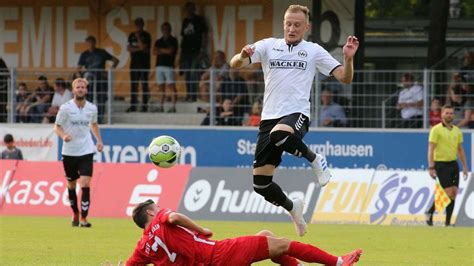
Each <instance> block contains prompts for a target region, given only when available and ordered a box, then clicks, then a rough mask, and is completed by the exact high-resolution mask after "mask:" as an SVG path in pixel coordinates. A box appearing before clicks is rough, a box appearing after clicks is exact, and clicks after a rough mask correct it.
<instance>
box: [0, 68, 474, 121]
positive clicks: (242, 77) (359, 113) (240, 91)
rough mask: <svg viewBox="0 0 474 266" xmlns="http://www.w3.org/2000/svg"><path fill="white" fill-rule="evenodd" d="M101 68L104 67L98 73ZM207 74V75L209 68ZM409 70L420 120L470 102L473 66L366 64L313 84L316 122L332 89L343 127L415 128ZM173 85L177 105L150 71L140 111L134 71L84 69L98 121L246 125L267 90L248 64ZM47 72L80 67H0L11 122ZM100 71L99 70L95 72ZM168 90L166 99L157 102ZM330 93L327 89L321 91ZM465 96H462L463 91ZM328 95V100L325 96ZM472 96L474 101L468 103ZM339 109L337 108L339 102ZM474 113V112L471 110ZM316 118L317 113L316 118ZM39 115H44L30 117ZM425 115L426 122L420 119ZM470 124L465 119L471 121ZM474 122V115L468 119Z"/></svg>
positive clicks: (193, 74) (183, 76)
mask: <svg viewBox="0 0 474 266" xmlns="http://www.w3.org/2000/svg"><path fill="white" fill-rule="evenodd" d="M97 73H100V74H97ZM206 73H207V74H206ZM405 73H409V74H411V75H412V76H413V78H414V84H417V85H419V86H421V87H422V88H423V107H422V111H423V112H422V119H421V120H420V121H419V123H421V126H420V127H423V128H429V126H430V121H429V117H430V116H429V113H430V105H431V100H432V99H433V98H438V99H440V100H441V104H443V103H444V102H445V101H446V100H447V99H450V98H452V99H454V100H456V101H458V102H453V101H451V102H452V103H454V105H455V107H456V115H457V116H458V117H457V118H458V120H459V119H461V118H462V116H463V112H464V111H465V110H468V109H469V110H472V108H473V104H472V101H473V98H474V93H473V86H474V85H473V82H472V79H473V77H474V71H464V72H463V73H462V74H463V75H464V76H465V77H467V79H466V78H463V79H462V80H461V81H460V82H458V83H456V84H455V83H454V77H453V76H454V75H455V74H456V73H460V72H459V70H446V71H434V70H428V69H425V70H408V69H407V70H363V71H356V73H355V74H354V81H353V83H352V84H350V85H344V84H341V83H339V82H337V81H336V80H335V79H334V78H328V77H325V76H322V75H318V76H317V77H316V78H315V80H314V83H313V86H312V89H311V95H310V101H311V102H312V103H313V104H312V105H311V115H312V121H313V122H312V124H311V127H322V126H324V125H323V124H322V123H323V121H320V120H321V119H319V118H320V116H321V114H322V111H323V110H324V106H323V104H322V100H323V99H322V97H321V95H322V94H321V92H322V91H330V92H331V94H332V101H333V102H335V103H337V104H339V105H340V108H342V110H343V113H344V114H345V116H346V118H347V122H346V123H343V122H341V123H336V124H335V125H332V126H338V127H368V128H407V127H409V128H416V127H417V125H416V124H417V122H416V121H405V120H403V119H402V118H401V116H400V110H399V109H397V102H398V97H399V93H400V91H401V90H402V89H403V87H402V86H401V82H400V80H401V77H402V76H403V74H405ZM174 74H175V75H174V77H175V87H176V91H177V103H176V108H175V110H173V108H172V107H173V106H172V100H173V97H174V93H173V91H172V90H170V89H169V88H168V87H165V92H164V94H163V93H162V92H160V91H159V89H158V86H157V81H156V73H155V71H154V70H149V79H148V85H149V91H150V92H149V96H150V100H149V102H148V104H147V105H146V106H147V108H146V109H143V110H142V106H143V105H142V104H141V101H142V88H141V85H140V86H139V89H138V92H137V95H136V96H137V99H138V104H137V106H135V107H136V110H133V108H130V107H131V105H130V99H131V95H130V87H131V84H130V70H129V69H109V70H105V71H104V70H102V72H100V71H99V70H97V71H95V70H93V71H88V72H85V73H81V75H82V76H83V77H85V78H87V79H88V80H89V81H90V87H89V95H90V97H89V100H91V101H93V102H94V103H95V104H97V105H98V107H99V112H100V121H99V122H100V123H107V124H145V125H147V124H156V125H248V124H249V122H255V121H256V117H254V116H253V115H252V107H253V108H254V110H255V111H256V112H257V113H258V112H259V110H261V103H262V102H263V91H264V77H263V73H262V71H261V70H260V69H252V68H244V69H240V70H239V71H238V72H235V71H232V70H228V69H226V68H224V69H223V70H221V69H219V70H216V69H213V68H211V69H194V70H178V69H176V70H175V73H174ZM41 75H44V76H46V77H47V78H48V82H49V84H50V85H51V86H53V87H54V81H55V79H56V78H63V79H65V80H66V81H67V82H68V83H69V87H70V83H71V81H72V80H73V78H75V77H77V76H78V75H79V74H77V73H75V69H22V68H18V69H16V68H11V69H9V72H7V73H0V88H2V90H1V93H2V95H4V96H5V94H6V95H7V97H0V108H1V109H2V110H0V114H2V115H5V117H6V122H28V120H20V117H19V114H18V113H17V112H16V111H12V110H15V109H16V107H17V106H18V104H19V103H18V102H17V93H18V92H17V88H18V84H19V83H20V82H25V83H26V84H27V87H28V90H29V91H30V92H34V90H35V89H36V88H37V87H38V82H39V81H38V77H39V76H41ZM97 76H99V77H97ZM291 78H292V77H288V79H291ZM450 86H453V88H454V89H453V90H452V91H453V92H455V93H457V94H458V95H457V96H456V95H455V96H451V97H448V88H449V87H450ZM162 95H163V96H164V106H162V105H161V104H160V100H161V96H162ZM324 97H327V94H326V95H325V96H324ZM456 97H458V98H460V99H458V98H456ZM226 98H229V99H231V104H230V105H233V107H232V109H233V114H231V115H228V114H227V113H225V110H223V106H222V102H223V100H224V99H226ZM326 100H327V99H326ZM468 102H471V104H470V105H469V104H467V103H468ZM338 108H339V107H338ZM473 113H474V112H473ZM29 115H30V117H34V116H44V114H42V113H32V112H31V113H30V114H29ZM315 118H316V119H315ZM33 120H35V121H40V120H41V119H33ZM470 120H473V119H470ZM421 121H422V122H421ZM466 126H467V125H466ZM471 126H472V122H471Z"/></svg>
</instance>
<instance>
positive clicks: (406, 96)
mask: <svg viewBox="0 0 474 266" xmlns="http://www.w3.org/2000/svg"><path fill="white" fill-rule="evenodd" d="M401 84H402V87H403V89H402V90H401V91H400V94H399V95H398V103H397V109H398V110H399V111H400V116H401V118H402V119H401V123H400V127H402V128H420V127H422V126H423V87H421V86H420V85H418V84H415V83H414V80H413V76H412V75H411V74H409V73H406V74H403V76H402V79H401Z"/></svg>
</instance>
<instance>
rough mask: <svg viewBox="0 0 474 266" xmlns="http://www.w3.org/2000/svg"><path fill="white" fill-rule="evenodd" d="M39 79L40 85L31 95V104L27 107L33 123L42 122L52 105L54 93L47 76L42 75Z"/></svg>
mask: <svg viewBox="0 0 474 266" xmlns="http://www.w3.org/2000/svg"><path fill="white" fill-rule="evenodd" d="M38 81H39V86H38V88H36V90H35V91H34V93H33V94H32V95H31V98H32V100H31V104H30V105H29V106H28V108H27V109H28V115H29V117H30V122H32V123H41V121H42V120H43V116H44V113H45V112H46V111H48V108H49V107H50V106H51V101H52V100H53V94H54V89H53V88H52V87H51V86H49V84H48V79H47V78H46V77H45V76H40V77H39V78H38Z"/></svg>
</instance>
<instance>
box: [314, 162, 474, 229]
mask: <svg viewBox="0 0 474 266" xmlns="http://www.w3.org/2000/svg"><path fill="white" fill-rule="evenodd" d="M332 174H333V178H332V179H331V182H330V183H328V185H327V186H325V187H324V188H322V189H321V192H320V193H319V198H318V201H317V204H316V208H315V210H314V214H313V219H312V221H313V222H315V223H341V224H377V225H426V223H425V215H424V213H425V211H426V210H427V209H429V208H430V207H431V205H432V203H433V200H434V188H435V181H434V180H433V179H432V178H431V177H429V175H428V173H427V171H376V170H345V169H336V170H334V171H333V172H332ZM469 183H470V184H471V185H469ZM472 184H474V182H473V180H472V176H471V177H470V178H468V179H467V180H464V178H463V177H462V173H461V175H460V179H459V189H458V194H457V197H456V204H455V208H454V212H453V217H452V223H453V224H454V223H455V222H456V225H462V226H474V211H473V210H474V197H473V193H474V191H473V185H472ZM458 214H459V215H460V216H459V217H460V218H461V219H460V220H459V221H457V219H456V217H457V216H458ZM444 219H445V214H444V213H437V212H435V215H434V217H433V221H434V223H435V225H444Z"/></svg>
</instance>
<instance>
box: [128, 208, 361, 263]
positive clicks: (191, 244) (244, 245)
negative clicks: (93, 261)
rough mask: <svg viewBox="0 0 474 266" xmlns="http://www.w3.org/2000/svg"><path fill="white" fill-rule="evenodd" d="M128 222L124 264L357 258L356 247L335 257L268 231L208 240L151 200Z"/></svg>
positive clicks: (181, 217)
mask: <svg viewBox="0 0 474 266" xmlns="http://www.w3.org/2000/svg"><path fill="white" fill-rule="evenodd" d="M133 221H134V222H135V223H136V224H137V225H138V226H139V227H140V228H143V229H144V231H143V236H142V238H141V239H140V241H138V243H137V246H136V248H135V251H134V252H133V255H132V256H131V257H130V258H129V259H128V261H127V264H126V265H146V264H150V263H152V264H154V265H186V266H187V265H226V266H233V265H236V266H240V265H250V264H252V263H253V262H257V261H262V260H266V259H271V260H272V261H273V262H275V263H278V264H281V265H298V263H299V262H298V260H301V261H305V262H316V263H321V264H325V265H337V266H345V265H353V264H355V263H356V262H357V261H358V260H359V257H360V255H361V254H362V250H360V249H356V250H354V251H352V252H351V253H349V254H347V255H345V256H341V257H337V256H333V255H331V254H329V253H327V252H325V251H323V250H321V249H319V248H317V247H314V246H311V245H308V244H304V243H300V242H297V241H290V240H288V239H284V238H277V237H274V236H273V234H271V233H270V232H269V231H262V232H260V233H259V234H257V235H254V236H243V237H237V238H231V239H224V240H219V241H216V240H210V239H209V237H211V236H212V231H211V230H209V229H207V228H202V227H201V226H199V225H198V224H196V223H195V222H193V221H192V220H191V219H190V218H188V217H187V216H185V215H183V214H180V213H177V212H173V211H171V210H169V209H160V208H159V207H158V205H156V204H155V203H154V202H153V201H152V200H147V201H145V202H142V203H140V204H139V205H138V206H137V207H136V208H135V209H134V210H133Z"/></svg>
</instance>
